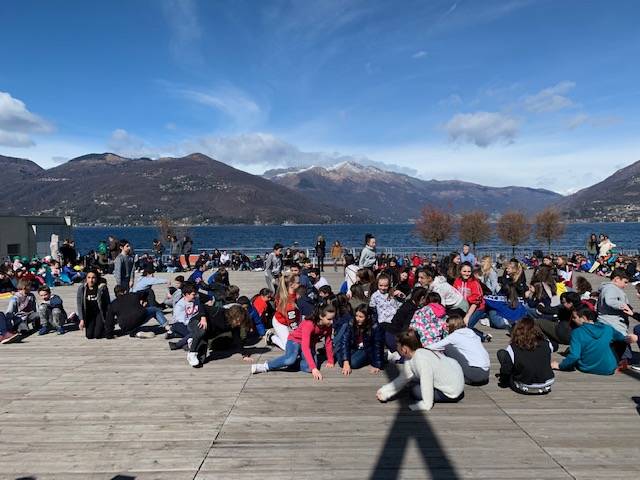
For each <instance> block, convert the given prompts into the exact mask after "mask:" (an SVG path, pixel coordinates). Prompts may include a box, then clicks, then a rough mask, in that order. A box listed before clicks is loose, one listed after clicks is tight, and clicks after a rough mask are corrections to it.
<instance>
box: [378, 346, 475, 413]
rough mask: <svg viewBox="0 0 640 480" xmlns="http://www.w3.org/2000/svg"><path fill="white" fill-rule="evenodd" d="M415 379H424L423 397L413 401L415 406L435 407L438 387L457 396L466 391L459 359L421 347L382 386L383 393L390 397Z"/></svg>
mask: <svg viewBox="0 0 640 480" xmlns="http://www.w3.org/2000/svg"><path fill="white" fill-rule="evenodd" d="M412 380H417V381H419V382H420V393H421V394H422V400H420V401H419V402H418V403H415V404H413V405H411V406H410V407H411V410H431V408H433V389H434V388H437V389H438V390H440V391H441V392H442V393H444V394H445V395H446V396H447V397H449V398H457V397H459V396H460V395H461V394H462V392H463V391H464V374H463V373H462V367H461V366H460V364H459V363H458V362H456V361H455V360H454V359H453V358H449V357H446V356H445V355H443V354H442V353H439V352H434V351H431V350H426V349H424V348H419V349H418V350H416V353H415V354H414V355H413V358H412V359H411V360H409V361H407V362H405V364H404V370H400V375H399V376H398V378H396V379H395V380H394V381H392V382H389V383H387V384H386V385H384V386H383V387H382V388H380V390H378V394H379V397H380V398H381V399H382V400H383V401H386V400H389V399H390V398H391V397H393V396H394V395H396V394H398V393H399V392H400V391H401V390H402V389H403V388H404V387H405V386H406V385H407V383H409V382H410V381H412Z"/></svg>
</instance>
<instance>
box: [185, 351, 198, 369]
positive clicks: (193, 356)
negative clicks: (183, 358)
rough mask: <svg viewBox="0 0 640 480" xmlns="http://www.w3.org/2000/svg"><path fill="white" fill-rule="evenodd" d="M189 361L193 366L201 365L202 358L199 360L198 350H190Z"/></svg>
mask: <svg viewBox="0 0 640 480" xmlns="http://www.w3.org/2000/svg"><path fill="white" fill-rule="evenodd" d="M187 362H189V365H191V366H192V367H197V366H198V365H200V360H198V352H188V353H187Z"/></svg>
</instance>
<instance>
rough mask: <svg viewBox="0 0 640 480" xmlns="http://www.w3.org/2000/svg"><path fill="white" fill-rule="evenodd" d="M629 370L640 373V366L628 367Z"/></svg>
mask: <svg viewBox="0 0 640 480" xmlns="http://www.w3.org/2000/svg"><path fill="white" fill-rule="evenodd" d="M628 368H629V370H633V371H634V372H638V373H640V365H628Z"/></svg>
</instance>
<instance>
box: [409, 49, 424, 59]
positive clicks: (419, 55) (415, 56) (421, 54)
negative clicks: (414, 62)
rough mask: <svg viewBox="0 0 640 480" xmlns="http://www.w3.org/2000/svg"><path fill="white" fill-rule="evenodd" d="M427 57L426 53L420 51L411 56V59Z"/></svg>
mask: <svg viewBox="0 0 640 480" xmlns="http://www.w3.org/2000/svg"><path fill="white" fill-rule="evenodd" d="M426 56H427V52H425V51H424V50H420V51H418V52H416V53H414V54H413V55H411V58H422V57H426Z"/></svg>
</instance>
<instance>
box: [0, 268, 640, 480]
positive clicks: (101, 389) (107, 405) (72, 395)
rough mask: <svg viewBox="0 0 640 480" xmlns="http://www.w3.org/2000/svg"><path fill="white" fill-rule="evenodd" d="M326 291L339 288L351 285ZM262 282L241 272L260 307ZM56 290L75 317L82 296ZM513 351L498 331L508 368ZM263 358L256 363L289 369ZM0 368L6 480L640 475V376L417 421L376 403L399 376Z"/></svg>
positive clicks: (158, 348) (148, 343)
mask: <svg viewBox="0 0 640 480" xmlns="http://www.w3.org/2000/svg"><path fill="white" fill-rule="evenodd" d="M328 277H329V279H330V280H331V282H332V284H333V285H334V286H337V285H338V283H339V278H338V276H337V275H333V273H329V274H328ZM262 278H263V277H262V275H261V274H259V273H258V274H255V273H234V272H232V273H231V280H232V282H233V283H236V284H238V285H240V286H241V289H242V293H246V294H251V293H254V292H255V291H257V289H258V288H259V287H261V286H262V284H263V281H262ZM57 290H58V293H60V294H61V295H62V296H63V298H64V299H65V303H66V305H67V310H68V311H70V310H74V309H75V308H74V307H73V306H72V305H73V299H74V297H75V289H73V288H70V287H65V288H60V289H57ZM157 291H158V292H159V293H161V292H162V288H158V289H157ZM630 292H631V289H630ZM630 296H631V295H630ZM159 298H161V297H159ZM5 305H6V302H0V308H3V309H4V307H5ZM506 343H507V337H506V336H505V335H504V334H503V333H502V332H494V341H493V342H492V343H491V344H489V345H488V348H489V350H490V353H491V358H492V362H493V365H492V367H493V368H494V369H495V368H497V361H496V358H495V351H496V350H498V348H500V347H502V346H504V345H506ZM260 347H263V345H258V347H257V353H256V354H255V355H254V357H255V359H256V360H261V361H264V360H265V359H266V358H272V357H274V356H276V355H277V354H278V352H271V351H268V349H266V348H260ZM634 348H635V347H634ZM636 349H637V348H636ZM260 352H264V353H260ZM0 363H1V365H2V368H1V369H0V452H2V453H1V454H0V455H1V456H0V458H1V461H0V478H2V479H5V478H6V479H17V478H28V479H83V480H84V479H94V478H99V479H121V480H126V479H171V480H174V479H175V480H179V479H203V480H204V479H211V480H213V479H216V480H219V479H225V480H227V479H228V480H232V479H256V480H257V479H260V480H264V479H271V478H273V479H279V480H283V479H296V480H297V479H304V478H309V479H313V480H323V479H330V480H343V479H367V478H369V479H396V478H402V479H422V478H441V479H457V478H487V479H488V478H491V479H519V478H527V479H547V478H549V479H551V478H554V479H555V478H580V479H596V478H609V479H611V478H625V479H631V478H638V476H639V475H640V443H638V442H639V441H640V415H639V412H640V409H639V407H638V405H637V402H640V398H639V397H640V381H639V380H640V377H639V376H636V375H635V374H616V375H614V376H611V377H598V376H588V375H584V374H581V373H564V372H559V373H557V377H556V378H557V380H556V384H555V385H554V387H553V392H552V393H551V394H550V395H548V396H545V397H525V396H520V395H516V394H515V393H512V392H511V391H510V390H502V389H499V388H498V387H497V385H496V382H495V379H494V378H493V375H492V381H491V383H490V384H489V385H487V386H485V387H479V388H478V387H468V388H467V389H466V392H465V395H466V396H465V398H464V400H463V401H462V402H461V403H459V404H455V405H436V406H435V408H434V409H433V410H432V411H431V412H429V413H426V414H423V413H416V412H411V411H409V410H408V408H407V407H406V405H407V399H406V398H400V399H399V400H397V401H391V402H389V403H386V404H380V403H378V402H377V400H376V399H375V392H376V389H377V388H378V387H379V386H380V385H382V384H383V383H384V382H386V381H387V376H394V372H393V371H392V370H393V369H394V368H393V367H390V368H389V371H388V372H386V375H385V374H380V375H377V376H372V375H370V374H369V373H368V372H367V371H366V369H363V371H355V372H354V373H353V374H352V375H351V377H349V378H343V377H342V375H341V374H340V371H339V370H338V369H334V370H328V369H323V373H324V374H325V375H326V378H325V380H324V381H322V382H314V381H313V380H312V378H311V376H310V375H308V374H302V373H285V372H277V373H268V374H263V375H255V376H251V375H250V374H249V366H248V364H246V363H244V362H242V361H241V359H240V358H239V356H238V355H235V356H232V357H230V358H223V359H220V360H216V361H211V362H209V363H207V364H206V365H205V366H204V368H201V369H193V368H191V367H189V366H188V364H187V362H186V354H185V353H184V352H183V351H179V352H171V351H169V349H168V348H167V344H166V341H164V340H163V339H162V338H160V337H157V338H155V339H150V340H138V339H132V338H128V337H123V338H118V339H116V340H112V341H107V340H98V341H88V340H86V339H84V337H83V335H82V334H81V333H80V332H70V333H68V334H66V335H64V336H56V335H55V334H49V335H47V336H44V337H38V336H37V335H34V336H30V337H29V338H27V339H25V340H24V341H23V342H22V343H20V344H12V345H2V346H0Z"/></svg>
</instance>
